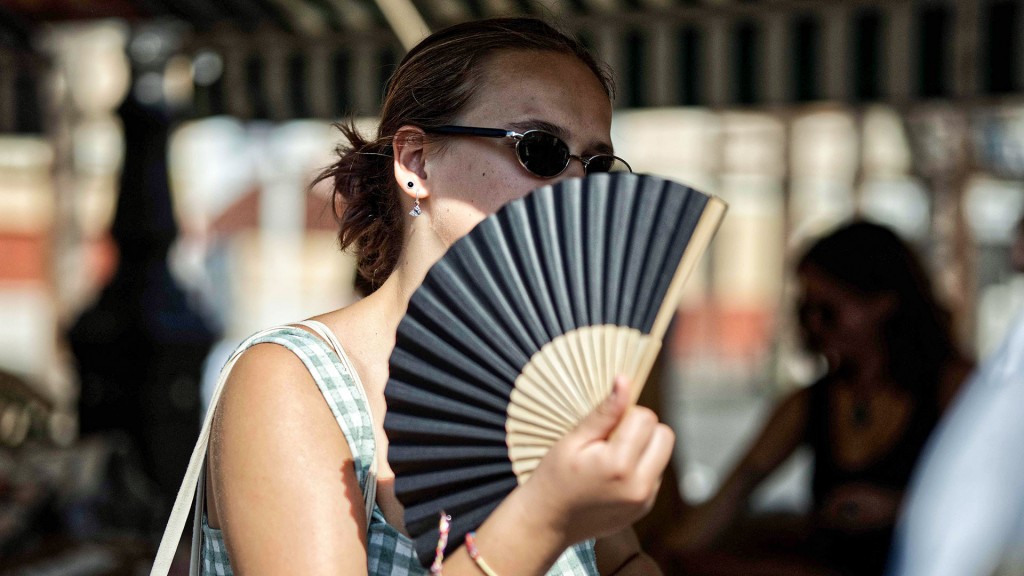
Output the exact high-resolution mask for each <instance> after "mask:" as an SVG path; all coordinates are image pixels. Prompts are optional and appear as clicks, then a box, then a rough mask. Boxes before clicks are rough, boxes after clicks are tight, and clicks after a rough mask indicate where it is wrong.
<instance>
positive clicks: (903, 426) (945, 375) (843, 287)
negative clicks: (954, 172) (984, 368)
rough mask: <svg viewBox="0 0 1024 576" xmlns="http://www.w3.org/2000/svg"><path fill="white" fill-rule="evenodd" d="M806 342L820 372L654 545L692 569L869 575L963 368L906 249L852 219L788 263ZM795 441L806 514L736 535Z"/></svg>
mask: <svg viewBox="0 0 1024 576" xmlns="http://www.w3.org/2000/svg"><path fill="white" fill-rule="evenodd" d="M796 274H797V280H798V283H799V287H800V295H799V301H798V320H799V326H800V331H801V336H802V338H803V341H804V343H805V345H806V347H807V348H808V350H810V351H811V352H813V353H816V354H817V355H819V356H820V357H821V358H822V359H823V360H824V367H825V373H824V375H823V376H821V377H820V379H819V380H818V381H817V382H815V383H814V384H812V385H810V386H809V387H806V388H803V389H800V390H798V391H796V392H795V393H793V394H791V395H790V396H789V397H787V398H785V399H784V400H783V401H782V402H781V403H780V404H779V405H778V406H777V407H776V408H775V410H774V412H773V413H772V415H771V416H770V417H769V418H768V421H767V424H766V425H765V426H764V428H763V430H762V431H761V433H760V435H759V436H758V437H757V438H756V440H755V441H754V442H753V444H752V446H751V447H750V449H749V451H748V452H747V453H746V454H745V455H744V456H743V457H742V458H741V460H740V461H739V463H738V464H737V465H736V467H735V468H734V469H733V470H732V472H731V473H730V474H729V475H728V477H727V478H726V480H725V481H724V482H723V484H722V486H721V487H720V489H719V491H718V492H717V493H716V494H715V495H714V496H713V497H712V498H711V499H710V500H708V501H707V502H706V503H704V504H702V505H700V506H697V507H695V508H693V509H691V510H689V511H687V512H686V513H685V514H684V515H683V518H682V522H681V523H680V524H679V525H678V526H676V527H675V529H673V530H672V531H671V533H670V534H669V535H668V536H667V537H666V539H665V542H664V543H663V544H662V546H664V547H665V548H666V550H665V552H666V553H667V554H670V555H671V556H672V557H674V558H675V559H676V560H677V561H678V562H680V569H681V570H683V569H685V570H686V573H693V574H747V575H750V574H776V575H784V574H844V575H846V574H857V575H867V574H880V573H881V572H882V570H883V568H884V565H885V561H886V558H887V555H888V549H889V542H890V540H891V536H892V530H893V525H894V522H895V519H896V516H897V512H898V510H899V508H900V503H901V501H902V498H903V493H904V489H905V487H906V485H907V482H908V479H909V477H910V474H911V472H912V470H913V468H914V464H915V463H916V461H917V459H918V456H919V455H920V452H921V449H922V447H923V446H924V444H925V441H926V440H927V439H928V436H929V435H930V434H931V432H932V429H933V428H934V427H935V425H936V423H937V422H938V420H939V417H940V416H941V414H942V413H943V411H944V410H945V409H946V407H947V406H948V405H949V403H950V401H951V400H952V399H953V397H954V396H955V395H956V393H957V390H958V388H959V387H960V384H961V383H962V382H963V380H964V379H965V377H966V376H967V375H968V373H969V372H970V370H971V368H972V362H971V361H970V360H969V359H968V358H967V357H966V356H965V355H964V354H962V353H961V351H960V350H959V349H958V347H957V345H956V342H955V339H954V336H953V332H952V328H951V326H950V318H949V314H948V313H947V312H946V310H945V309H943V308H942V306H941V305H940V304H939V303H938V302H937V300H936V298H935V296H934V294H933V292H932V288H931V285H930V282H929V279H928V277H927V275H926V274H925V271H924V268H923V266H922V265H921V263H920V262H919V260H918V258H917V257H916V256H915V254H914V253H913V251H912V250H911V248H910V247H909V246H908V245H907V244H906V243H905V242H903V241H902V240H901V239H900V238H899V237H898V236H897V235H896V234H894V233H893V232H892V231H891V230H889V229H888V228H885V227H883V226H880V225H877V224H873V223H869V222H864V221H857V222H852V223H849V224H847V225H845V226H842V227H840V228H838V229H837V230H835V231H833V232H832V233H831V234H829V235H827V236H825V237H824V238H821V239H820V240H818V241H817V242H816V243H814V244H813V245H812V246H811V247H810V248H809V249H808V250H807V251H806V252H805V253H804V254H803V255H802V257H801V258H800V259H799V260H798V264H797V267H796ZM801 445H806V446H809V447H810V448H811V450H812V452H813V455H814V468H813V485H812V495H813V503H812V509H811V513H810V516H809V517H807V518H804V519H803V520H802V521H801V522H799V523H798V524H797V527H796V529H795V531H790V530H782V529H780V527H779V526H774V527H770V526H767V525H765V524H759V523H757V522H751V523H746V524H745V526H744V527H743V528H742V530H736V529H735V528H736V527H737V526H738V525H739V523H737V522H736V521H737V520H738V519H739V518H740V517H741V516H743V514H744V508H745V506H746V504H747V502H748V499H749V496H750V495H751V493H752V492H753V490H754V489H755V488H756V487H757V486H758V484H760V483H761V481H762V480H764V479H765V477H767V476H768V475H769V474H771V473H772V472H773V471H774V470H776V469H777V468H778V467H779V466H780V465H781V464H782V463H783V462H784V461H785V460H786V459H788V458H789V456H790V455H792V454H793V452H794V451H795V450H796V449H797V448H798V447H800V446H801Z"/></svg>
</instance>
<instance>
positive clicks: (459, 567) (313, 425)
mask: <svg viewBox="0 0 1024 576" xmlns="http://www.w3.org/2000/svg"><path fill="white" fill-rule="evenodd" d="M616 389H617V390H618V393H617V394H616V395H615V398H614V399H611V400H609V401H608V402H606V403H605V404H603V405H602V406H601V407H600V408H599V409H598V410H596V411H595V413H593V414H591V415H590V416H588V417H587V418H585V419H584V421H583V422H582V423H581V424H580V426H579V427H577V429H576V430H574V431H573V432H571V433H570V434H569V435H567V436H566V437H565V438H563V439H562V440H561V441H560V442H559V443H557V444H556V445H555V446H554V447H553V448H552V450H551V452H550V453H549V455H548V456H547V457H545V458H544V460H543V461H542V462H541V464H540V466H539V467H538V468H537V470H536V471H535V473H534V475H533V477H532V478H531V479H530V481H528V482H527V483H525V484H524V485H523V486H521V487H519V488H517V489H516V490H514V491H513V492H512V494H510V495H509V497H508V498H506V499H505V500H504V501H503V502H502V504H501V505H500V506H499V507H498V508H497V509H496V510H495V512H494V513H493V514H492V515H491V517H490V518H488V520H487V521H486V522H485V523H484V524H483V526H481V527H480V529H479V530H477V543H478V546H479V548H480V551H481V553H482V555H483V556H484V557H485V558H486V560H487V562H488V563H489V564H490V565H491V566H492V567H493V568H494V570H495V571H497V573H499V574H522V575H530V574H537V575H540V574H543V573H544V572H546V571H547V569H548V568H549V567H550V566H551V564H553V563H554V561H555V560H556V559H557V558H558V555H559V554H560V553H561V552H562V551H563V550H564V549H565V548H567V547H568V546H570V545H571V544H573V543H575V542H579V541H581V540H585V539H587V538H594V537H603V536H607V535H610V534H613V533H615V532H617V531H619V530H621V529H623V528H624V527H625V526H628V525H629V524H630V523H632V522H633V521H635V520H636V519H637V518H638V517H640V516H642V515H643V514H644V513H646V512H647V511H648V510H649V509H650V506H651V503H652V502H653V498H654V494H655V492H656V490H657V484H658V479H659V478H660V474H661V471H662V470H663V469H664V467H665V465H666V463H667V462H668V458H669V455H670V453H671V450H672V444H673V442H674V436H673V435H672V432H671V430H669V429H668V428H667V427H666V426H664V425H662V424H659V423H658V422H657V419H656V417H655V416H654V414H653V413H652V412H650V411H649V410H646V409H642V408H636V409H630V410H628V411H627V404H628V397H629V394H628V389H627V388H626V386H625V385H624V384H622V383H619V384H617V386H616ZM211 464H212V467H211V485H212V488H213V490H212V492H213V498H212V500H213V506H212V507H213V508H214V509H213V510H211V519H213V518H214V517H216V520H217V521H218V522H219V525H220V527H221V528H222V530H223V531H224V535H225V538H226V541H227V546H228V551H229V554H230V556H231V562H232V565H233V567H234V568H235V570H236V572H238V573H245V574H247V575H250V574H256V575H260V574H280V573H305V574H326V573H331V574H335V573H344V574H365V573H366V566H367V559H366V543H365V532H366V519H365V518H364V513H363V510H362V493H361V491H360V488H359V485H358V483H357V481H356V478H355V475H354V471H353V468H352V454H351V452H350V450H349V448H348V445H347V443H346V442H345V438H344V435H343V434H342V432H341V430H340V429H339V428H338V426H337V423H336V422H335V420H334V416H333V415H332V414H331V412H330V409H329V408H328V407H327V405H326V403H325V402H324V401H323V398H322V397H321V395H320V392H319V390H318V389H317V387H316V385H315V383H314V382H313V381H312V378H311V376H310V375H309V374H308V372H307V371H306V369H305V367H304V366H303V365H302V363H301V362H300V361H299V360H298V358H296V357H295V356H294V355H293V354H291V352H289V351H287V350H286V349H284V348H280V347H278V346H276V345H272V344H261V345H257V346H255V347H253V349H252V350H250V351H248V352H246V354H245V355H244V356H243V357H242V359H241V360H239V362H238V364H236V366H235V368H234V370H233V371H232V374H231V376H230V378H229V381H228V384H227V387H226V389H225V392H224V396H222V398H221V404H220V406H219V408H218V413H217V415H216V418H215V436H214V438H213V441H212V443H211ZM566 486H572V487H573V490H569V491H567V490H565V487H566ZM229 487H230V489H228V488H229ZM445 574H449V575H455V576H457V575H460V574H474V575H478V574H479V568H478V567H477V566H475V565H474V563H473V561H472V560H471V559H470V558H469V557H468V555H467V554H466V552H465V547H461V548H460V549H459V550H458V551H457V552H456V553H455V554H453V555H452V556H451V557H450V558H448V559H447V560H446V562H445Z"/></svg>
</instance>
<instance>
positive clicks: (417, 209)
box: [405, 180, 423, 218]
mask: <svg viewBox="0 0 1024 576" xmlns="http://www.w3.org/2000/svg"><path fill="white" fill-rule="evenodd" d="M405 185H406V186H407V187H408V188H412V187H413V186H415V184H413V183H412V181H411V180H410V181H409V182H406V183H405ZM422 213H423V210H421V209H420V192H419V190H417V191H416V203H415V204H413V206H412V210H409V216H412V217H413V218H415V217H417V216H419V215H420V214H422Z"/></svg>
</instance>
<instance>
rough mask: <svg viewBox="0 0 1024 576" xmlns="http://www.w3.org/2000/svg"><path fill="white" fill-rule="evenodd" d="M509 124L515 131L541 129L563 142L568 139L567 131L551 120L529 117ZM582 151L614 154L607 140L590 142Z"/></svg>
mask: <svg viewBox="0 0 1024 576" xmlns="http://www.w3.org/2000/svg"><path fill="white" fill-rule="evenodd" d="M509 126H510V127H511V129H512V130H515V131H516V132H526V131H527V130H543V131H544V132H550V133H551V134H554V135H555V136H558V137H559V138H561V139H562V141H563V142H564V141H567V140H569V133H568V132H567V131H566V130H565V129H564V128H562V127H561V126H558V125H557V124H552V123H551V122H547V121H545V120H540V119H537V118H529V119H527V120H521V121H519V122H513V123H511V124H510V125H509ZM582 153H583V154H590V153H595V154H614V153H615V150H614V149H613V148H612V146H611V144H608V143H607V142H597V143H594V144H591V145H590V147H589V148H585V149H584V150H583V152H582Z"/></svg>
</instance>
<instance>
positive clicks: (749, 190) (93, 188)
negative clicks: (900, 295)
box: [0, 0, 1024, 574]
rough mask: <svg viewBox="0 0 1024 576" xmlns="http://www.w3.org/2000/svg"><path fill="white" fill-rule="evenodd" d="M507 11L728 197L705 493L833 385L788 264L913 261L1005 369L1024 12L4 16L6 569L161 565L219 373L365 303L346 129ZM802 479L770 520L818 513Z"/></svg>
mask: <svg viewBox="0 0 1024 576" xmlns="http://www.w3.org/2000/svg"><path fill="white" fill-rule="evenodd" d="M508 14H536V15H541V16H545V17H548V18H551V19H553V20H555V21H556V22H558V23H560V24H561V25H562V26H563V27H565V28H567V29H569V30H571V31H574V32H576V33H577V34H578V35H579V36H580V37H581V38H582V39H583V40H584V41H585V42H586V43H587V44H588V45H589V46H590V47H591V48H592V49H593V50H595V51H596V52H597V53H598V54H599V55H600V56H601V57H602V58H603V59H604V60H605V61H607V62H608V63H609V64H611V66H612V67H613V69H614V70H615V80H616V84H617V98H616V108H617V113H616V116H615V119H614V125H613V138H614V140H615V143H616V151H617V153H618V154H620V155H621V156H623V157H625V158H628V159H629V160H630V162H631V163H632V165H633V167H634V169H635V170H636V171H640V172H650V173H656V174H660V175H663V176H667V177H671V178H674V179H677V180H680V181H683V182H686V183H688V184H691V185H693V186H694V187H697V188H699V189H701V190H704V191H707V192H710V193H714V194H717V195H720V196H721V197H723V198H724V199H725V200H726V201H728V202H729V204H730V211H729V214H728V217H727V219H726V221H725V223H724V225H723V227H722V229H721V231H720V232H719V235H718V236H717V238H716V240H715V242H714V243H713V245H712V247H711V251H710V253H709V254H708V256H707V257H706V258H705V259H704V261H703V262H702V265H701V269H700V270H699V273H698V274H696V275H695V277H693V278H692V279H691V281H690V282H689V285H688V287H687V289H688V294H687V297H686V299H685V301H684V303H683V305H682V306H681V308H680V310H679V315H678V321H677V322H676V331H675V334H674V337H673V339H672V342H671V348H670V350H671V362H670V372H669V374H668V377H667V378H666V379H665V384H664V390H663V393H664V394H665V397H666V401H667V408H666V415H665V417H666V419H667V420H669V421H670V422H671V423H673V424H674V425H675V426H676V429H677V430H678V431H679V433H680V442H679V445H678V449H679V454H678V466H679V475H680V478H681V490H682V492H683V494H684V496H685V498H686V499H688V500H690V501H699V500H701V499H702V498H705V497H706V496H707V495H708V494H709V493H710V492H711V491H712V490H713V489H714V488H715V486H716V485H717V483H718V482H719V480H720V476H721V474H722V473H723V472H724V471H725V470H726V469H727V468H728V466H729V465H730V464H731V462H732V461H733V460H734V459H735V458H736V457H737V455H738V453H739V450H741V448H742V447H743V446H744V445H745V443H746V442H747V441H748V440H749V438H750V434H751V433H752V432H753V431H754V430H756V429H757V428H758V426H759V423H760V421H761V419H762V418H763V416H764V411H765V408H766V407H767V406H768V405H770V404H771V402H772V400H773V399H774V398H776V397H777V396H778V395H779V394H780V393H782V392H785V391H787V390H790V389H792V388H793V387H795V386H801V385H805V384H807V383H808V382H809V381H810V379H811V377H812V374H813V373H814V370H815V366H814V365H813V363H812V362H811V361H810V360H809V359H807V358H805V357H804V356H803V355H801V353H800V350H799V346H798V342H797V339H796V337H795V333H794V326H793V325H792V321H791V320H790V318H792V317H793V314H792V306H793V302H792V289H791V274H790V268H789V264H790V262H789V260H790V258H791V257H792V256H793V253H794V250H795V249H796V248H798V247H799V246H801V245H802V244H803V243H804V242H806V241H807V240H808V239H810V238H813V237H815V236H816V235H817V234H820V233H821V232H823V231H825V230H827V229H828V228H830V227H831V226H833V225H834V224H836V223H838V222H840V221H842V220H844V219H847V218H849V217H851V216H853V215H862V216H865V217H868V218H872V219H875V220H877V221H880V222H883V223H886V224H889V225H891V226H893V227H894V228H896V229H897V230H898V231H899V232H900V233H901V234H903V235H904V236H905V237H907V238H909V239H910V240H912V241H913V243H914V244H915V245H916V246H917V247H918V248H919V250H920V251H921V254H922V255H923V256H924V257H925V260H926V262H927V263H928V264H929V265H930V269H931V272H932V273H933V275H934V278H935V280H936V283H937V287H938V290H939V293H940V294H941V295H942V296H943V298H944V299H945V301H946V302H947V303H948V304H949V305H950V307H951V309H952V310H953V311H954V315H955V321H956V326H957V329H958V333H959V335H960V337H961V339H962V342H963V344H964V346H965V347H966V348H967V349H968V350H970V351H972V352H973V353H975V354H977V355H978V356H979V357H984V356H985V354H986V353H988V352H989V351H990V349H991V347H992V346H993V345H994V344H995V343H997V342H998V341H999V339H1000V337H1001V336H1002V334H1003V331H1004V329H1005V327H1006V326H1005V325H1006V323H1007V322H1008V321H1009V319H1010V318H1011V317H1012V316H1013V314H1012V312H1013V311H1014V310H1017V309H1019V308H1020V307H1021V304H1022V301H1024V280H1022V279H1021V278H1020V277H1015V276H1013V275H1012V273H1011V271H1010V269H1009V266H1008V264H1007V260H1008V257H1007V256H1008V251H1009V243H1010V240H1011V230H1012V227H1013V225H1014V223H1015V222H1016V219H1017V218H1018V216H1019V214H1020V213H1021V211H1022V210H1024V99H1022V98H1021V96H1022V95H1024V56H1022V55H1024V3H1022V2H1020V1H1018V0H217V1H211V2H207V1H205V0H91V1H73V0H44V1H33V0H3V1H2V2H0V375H2V377H0V441H2V442H3V449H2V451H0V500H3V501H4V502H3V504H2V505H0V567H2V566H3V564H4V558H5V557H6V558H7V559H8V560H9V561H11V562H15V561H17V562H19V563H21V565H28V564H29V563H34V564H33V565H35V566H37V567H39V566H42V567H49V568H50V569H52V570H54V571H51V572H49V573H68V574H70V573H72V572H70V571H63V572H62V571H61V570H63V569H66V568H67V567H68V566H77V567H79V568H80V569H82V570H83V571H80V572H74V573H81V574H87V573H89V574H91V573H108V572H109V571H111V570H117V569H120V568H118V567H123V566H127V565H130V564H131V563H132V562H135V561H137V560H138V558H142V557H145V554H146V546H148V545H149V544H151V542H150V541H149V540H147V538H148V537H149V536H150V534H149V533H148V532H147V530H149V531H150V532H151V531H152V530H154V529H156V528H159V526H160V523H161V522H162V521H163V518H165V517H166V516H165V514H166V510H167V506H169V501H168V498H169V496H168V495H171V496H172V495H173V493H172V491H173V486H176V483H175V482H176V481H175V478H180V475H181V473H182V472H183V470H184V462H185V461H187V456H188V452H189V451H190V450H191V446H192V443H193V441H194V432H193V431H194V430H195V429H196V428H195V427H196V426H197V425H198V424H197V422H198V418H199V414H200V413H201V398H202V394H201V392H200V389H201V387H202V385H203V383H204V382H209V374H210V373H211V371H212V372H215V371H216V370H217V368H219V365H220V362H221V361H222V360H223V358H224V357H225V355H226V354H227V353H228V351H230V349H231V348H233V346H234V344H235V343H237V342H238V341H239V340H240V339H242V338H243V337H244V336H246V335H247V334H248V333H250V332H252V331H254V330H256V329H258V328H260V327H264V326H267V325H271V324H274V323H278V322H286V321H289V320H295V319H299V318H302V317H305V316H308V315H311V314H314V313H317V312H320V311H323V310H327V309H330V308H332V307H337V306H339V305H342V304H344V303H346V302H348V301H351V300H352V299H353V298H354V295H353V289H352V279H353V274H354V269H353V262H352V260H351V258H350V257H349V256H347V255H343V254H341V253H339V252H338V251H337V245H336V239H335V233H334V224H333V220H332V217H331V213H330V208H329V205H328V202H327V200H328V195H327V191H326V190H319V189H314V190H312V191H310V192H307V185H308V183H309V182H310V180H311V178H312V176H313V175H314V174H315V173H316V171H317V169H318V168H320V167H322V166H324V165H326V164H327V163H328V162H329V161H330V158H331V151H332V148H333V146H334V143H335V141H336V139H337V132H336V131H334V130H333V129H332V127H331V123H332V121H335V120H338V119H341V118H345V117H347V116H350V115H352V116H355V117H357V118H360V119H361V120H360V122H362V123H363V125H364V126H366V129H367V130H371V129H372V128H373V116H374V114H375V112H376V108H377V105H378V102H379V99H380V96H381V94H382V89H383V86H384V83H385V82H386V80H387V78H388V75H389V74H390V72H391V71H392V70H393V68H394V66H395V64H396V63H397V61H398V60H399V59H400V58H401V56H402V54H403V53H404V50H405V47H407V46H409V45H411V44H413V43H415V42H416V41H417V40H418V39H419V38H421V37H422V36H423V35H425V34H426V33H427V32H428V31H429V30H436V29H438V28H441V27H443V26H445V25H448V24H452V23H455V22H459V21H463V20H467V19H471V18H476V17H484V16H492V15H508ZM133 382H134V385H133V384H132V383H133ZM97 406H106V407H107V408H106V410H107V411H103V410H100V409H99V408H97ZM111 406H114V407H115V408H113V409H110V407H111ZM114 430H121V431H122V432H123V435H121V436H118V435H116V434H115V433H114V432H113V431H114ZM98 438H101V439H102V440H97V439H98ZM112 438H113V439H112ZM806 470H807V462H806V459H801V457H799V456H798V457H797V458H795V459H794V461H793V462H792V463H791V464H790V465H789V466H787V467H786V468H785V469H784V470H783V471H782V472H781V473H780V474H779V475H778V478H776V479H775V481H774V482H772V483H771V484H770V486H769V487H768V489H766V490H764V491H763V493H762V494H761V495H760V497H759V500H758V501H759V503H760V504H759V505H761V506H764V507H767V508H771V507H778V508H800V507H803V506H806V505H807V498H808V496H807V493H806V488H804V486H806V482H805V481H803V480H802V478H803V475H805V474H806ZM40 526H43V527H44V529H40V528H39V527H40ZM139 526H142V528H141V529H137V528H138V527H139ZM111 527H113V528H111ZM46 534H49V535H51V536H45V535H46ZM53 534H59V535H61V536H60V537H59V538H56V539H55V538H54V537H52V535H53ZM133 538H134V539H133ZM54 540H56V542H54ZM98 541H103V542H108V543H109V542H110V541H117V542H120V543H122V544H124V543H125V542H128V544H125V545H123V546H120V547H114V548H116V549H117V550H119V552H116V553H115V552H111V551H110V550H111V549H110V547H106V548H105V547H103V546H93V545H92V544H89V543H95V542H98ZM83 542H85V543H86V544H82V543H83ZM125 550H127V552H125ZM55 551H56V552H55ZM61 562H64V564H61ZM47 563H48V564H47ZM83 566H85V567H86V568H81V567H83ZM89 566H92V567H93V571H92V572H90V571H88V569H87V568H88V567H89Z"/></svg>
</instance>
